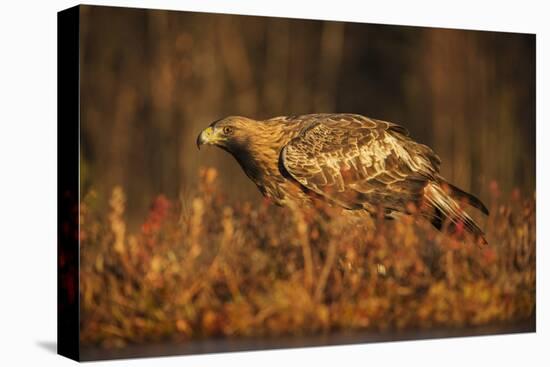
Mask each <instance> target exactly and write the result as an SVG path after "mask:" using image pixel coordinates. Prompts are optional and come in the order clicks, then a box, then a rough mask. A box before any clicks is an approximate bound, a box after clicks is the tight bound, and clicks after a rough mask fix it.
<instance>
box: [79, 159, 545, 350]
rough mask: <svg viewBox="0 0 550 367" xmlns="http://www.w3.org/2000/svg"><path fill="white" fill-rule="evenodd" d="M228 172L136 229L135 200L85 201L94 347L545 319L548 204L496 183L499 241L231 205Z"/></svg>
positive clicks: (409, 224)
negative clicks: (542, 230)
mask: <svg viewBox="0 0 550 367" xmlns="http://www.w3.org/2000/svg"><path fill="white" fill-rule="evenodd" d="M216 175H217V173H216V171H215V170H213V169H206V170H202V171H201V175H200V177H201V184H200V185H199V187H200V189H199V191H198V192H197V193H196V194H194V195H191V197H189V198H186V199H185V200H183V199H182V200H181V201H180V202H179V203H173V202H171V201H169V200H168V199H167V198H166V197H164V196H159V197H157V198H156V200H155V201H154V202H153V204H152V206H151V209H150V212H149V214H148V216H147V218H145V221H144V222H143V224H142V225H141V227H140V228H139V230H136V231H130V230H129V229H128V227H127V225H126V220H125V206H126V199H125V193H124V191H123V190H122V189H121V188H120V187H116V188H115V189H114V190H113V191H112V194H111V196H110V199H109V208H110V209H109V212H108V213H104V210H103V209H101V208H104V207H105V206H104V205H101V203H100V202H101V200H102V199H101V198H100V197H99V195H98V194H97V193H95V192H94V191H93V190H92V191H90V192H89V193H88V194H87V195H86V197H84V198H83V200H82V202H81V208H80V215H81V218H80V220H81V225H80V228H81V232H80V239H81V263H80V264H81V268H80V269H81V270H80V284H81V294H80V298H81V341H82V342H83V344H84V345H100V346H103V347H120V346H124V345H126V344H127V343H140V342H151V341H160V340H172V341H182V342H185V340H189V339H190V338H193V339H194V338H204V337H213V336H261V335H284V334H292V335H303V334H308V333H328V332H331V331H336V330H342V329H364V330H375V331H376V330H387V329H403V328H434V327H442V326H445V327H447V326H450V327H462V326H471V325H481V324H487V323H494V322H501V321H514V320H522V319H525V318H528V317H530V316H531V315H533V313H534V310H535V199H534V197H532V196H531V195H529V196H528V197H524V196H522V195H520V193H519V191H517V190H516V191H514V193H513V194H512V195H511V196H510V197H504V196H503V195H501V194H500V193H499V192H498V187H497V185H496V184H493V185H492V187H491V192H492V199H491V205H490V209H491V212H492V213H491V216H490V217H489V219H488V221H487V223H486V232H487V239H488V241H489V245H488V246H485V247H479V246H476V245H472V244H468V243H467V241H466V243H464V242H463V241H459V240H458V239H456V238H453V237H452V236H448V235H444V234H441V233H439V232H437V231H435V230H434V229H433V228H432V227H431V225H430V224H429V223H426V222H423V221H419V220H416V218H415V217H414V216H408V217H404V218H402V219H400V220H397V221H384V220H378V221H376V222H377V223H376V225H375V226H374V227H373V226H368V225H363V224H361V222H360V221H359V222H357V221H355V222H352V221H349V220H344V219H343V218H345V217H344V216H342V215H341V212H340V211H339V210H337V209H336V208H332V207H318V208H311V209H303V210H300V211H292V210H290V209H288V208H280V207H276V206H274V205H272V204H270V203H269V202H264V203H263V204H261V205H258V206H256V205H253V204H250V203H246V202H245V203H240V204H231V205H230V204H228V202H227V201H226V200H225V199H224V198H223V196H222V195H221V193H220V191H222V190H218V189H217V186H216Z"/></svg>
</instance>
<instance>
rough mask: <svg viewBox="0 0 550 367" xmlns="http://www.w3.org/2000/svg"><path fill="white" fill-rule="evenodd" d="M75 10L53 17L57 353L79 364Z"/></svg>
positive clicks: (77, 13)
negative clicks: (55, 123)
mask: <svg viewBox="0 0 550 367" xmlns="http://www.w3.org/2000/svg"><path fill="white" fill-rule="evenodd" d="M79 28H80V6H75V7H72V8H69V9H66V10H63V11H60V12H58V13H57V241H58V242H57V353H58V354H60V355H62V356H65V357H67V358H70V359H74V360H77V361H78V360H80V322H79V308H80V307H79V305H80V302H79V294H80V287H79V262H80V261H79V203H80V198H79V196H80V192H79V145H80V138H79V127H80V91H79V90H80V80H79V79H80V78H79V70H80V65H79V59H80V55H79V49H80V47H79V36H80V35H79V34H80V32H79Z"/></svg>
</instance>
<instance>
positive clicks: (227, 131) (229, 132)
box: [223, 126, 233, 135]
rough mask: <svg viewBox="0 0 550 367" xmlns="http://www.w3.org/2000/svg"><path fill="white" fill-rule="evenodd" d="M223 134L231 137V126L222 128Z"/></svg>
mask: <svg viewBox="0 0 550 367" xmlns="http://www.w3.org/2000/svg"><path fill="white" fill-rule="evenodd" d="M223 133H224V134H225V135H231V133H233V128H232V127H231V126H224V127H223Z"/></svg>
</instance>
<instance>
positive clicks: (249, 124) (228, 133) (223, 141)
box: [197, 116, 257, 153]
mask: <svg viewBox="0 0 550 367" xmlns="http://www.w3.org/2000/svg"><path fill="white" fill-rule="evenodd" d="M256 125H257V122H256V121H255V120H252V119H249V118H246V117H242V116H229V117H226V118H223V119H221V120H217V121H214V122H213V123H211V124H210V126H208V127H207V128H206V129H204V130H203V131H201V133H200V134H199V136H197V147H198V148H199V149H200V148H201V146H203V145H215V146H217V147H219V148H222V149H224V150H226V151H228V152H230V153H235V152H237V151H241V150H243V149H246V147H247V146H248V145H249V142H250V138H251V137H252V136H254V130H255V127H256Z"/></svg>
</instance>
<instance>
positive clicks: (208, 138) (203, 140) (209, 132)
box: [197, 126, 219, 149]
mask: <svg viewBox="0 0 550 367" xmlns="http://www.w3.org/2000/svg"><path fill="white" fill-rule="evenodd" d="M218 140H219V139H218V136H217V134H216V133H215V131H214V129H213V128H212V127H210V126H209V127H207V128H206V129H204V130H203V131H201V133H200V134H199V136H197V148H199V149H200V148H201V146H202V145H205V144H215V143H216V142H217V141H218Z"/></svg>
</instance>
